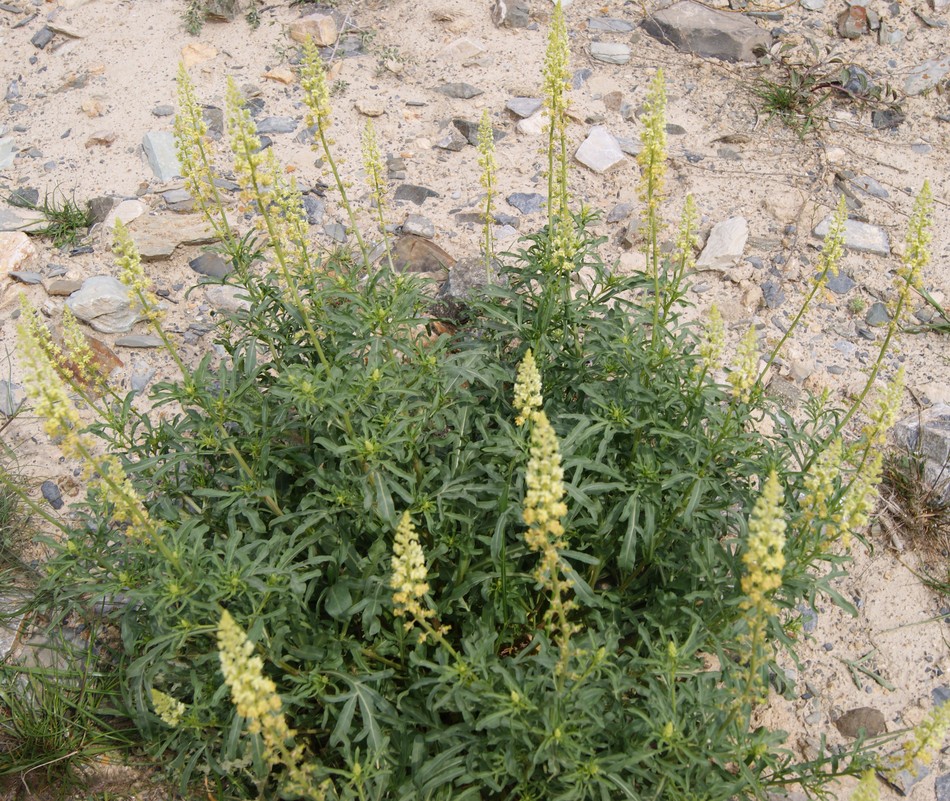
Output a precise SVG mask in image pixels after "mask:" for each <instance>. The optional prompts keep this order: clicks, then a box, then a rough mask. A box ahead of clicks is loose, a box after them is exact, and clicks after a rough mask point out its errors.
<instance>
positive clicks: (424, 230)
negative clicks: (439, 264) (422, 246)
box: [402, 214, 435, 239]
mask: <svg viewBox="0 0 950 801" xmlns="http://www.w3.org/2000/svg"><path fill="white" fill-rule="evenodd" d="M402 230H403V233H406V234H412V235H413V236H421V237H423V238H424V239H432V238H433V237H434V236H435V226H434V225H433V223H432V220H430V219H429V218H428V217H423V216H422V215H421V214H410V215H409V216H408V217H406V221H405V222H404V223H403V224H402Z"/></svg>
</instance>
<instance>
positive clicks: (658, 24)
mask: <svg viewBox="0 0 950 801" xmlns="http://www.w3.org/2000/svg"><path fill="white" fill-rule="evenodd" d="M643 27H644V30H646V32H647V33H649V34H650V35H651V36H653V37H654V38H656V39H659V40H660V41H661V42H663V43H665V44H669V45H672V46H673V47H675V48H676V49H677V50H680V51H682V52H685V53H694V54H696V55H698V56H706V57H707V58H718V59H720V60H722V61H755V60H756V57H757V54H759V53H763V52H765V50H766V49H767V48H768V46H769V44H770V41H771V40H770V38H769V34H768V31H765V30H764V29H762V28H760V27H759V26H758V25H756V24H755V23H754V22H752V21H751V20H750V19H748V18H747V17H743V16H741V15H739V14H727V13H725V12H722V11H714V10H713V9H711V8H707V7H706V6H702V5H699V4H698V3H693V2H690V0H684V2H680V3H676V4H675V5H672V6H670V7H669V8H666V9H663V10H662V11H658V12H657V13H656V14H654V15H653V16H652V17H649V18H647V19H646V20H645V21H644V22H643Z"/></svg>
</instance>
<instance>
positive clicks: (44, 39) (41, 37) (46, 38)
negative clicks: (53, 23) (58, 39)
mask: <svg viewBox="0 0 950 801" xmlns="http://www.w3.org/2000/svg"><path fill="white" fill-rule="evenodd" d="M52 41H53V32H52V31H51V30H50V29H49V28H47V27H46V26H45V25H44V26H43V27H42V28H40V29H39V30H38V31H37V32H36V33H34V34H33V38H32V39H30V44H32V45H33V46H34V47H38V48H39V49H40V50H43V49H44V48H45V47H46V45H48V44H49V43H50V42H52Z"/></svg>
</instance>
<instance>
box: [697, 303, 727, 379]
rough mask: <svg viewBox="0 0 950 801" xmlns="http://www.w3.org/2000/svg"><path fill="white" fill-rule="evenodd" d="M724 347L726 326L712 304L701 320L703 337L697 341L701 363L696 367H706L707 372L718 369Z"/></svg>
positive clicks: (720, 364)
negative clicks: (704, 317)
mask: <svg viewBox="0 0 950 801" xmlns="http://www.w3.org/2000/svg"><path fill="white" fill-rule="evenodd" d="M725 349H726V327H725V325H724V324H723V321H722V315H721V314H720V313H719V307H718V306H716V305H715V304H713V305H712V306H710V307H709V313H708V315H707V316H706V320H705V321H704V322H703V338H702V340H701V341H700V343H699V355H700V357H701V358H702V364H701V365H697V369H700V370H701V369H704V368H705V369H706V370H707V371H708V372H713V371H715V370H718V369H719V368H720V367H721V366H722V354H723V352H724V351H725Z"/></svg>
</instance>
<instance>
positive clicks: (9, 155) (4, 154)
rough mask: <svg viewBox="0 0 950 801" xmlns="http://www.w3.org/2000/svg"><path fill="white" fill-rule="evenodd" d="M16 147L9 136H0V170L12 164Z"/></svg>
mask: <svg viewBox="0 0 950 801" xmlns="http://www.w3.org/2000/svg"><path fill="white" fill-rule="evenodd" d="M16 152H17V147H16V144H15V143H14V141H13V139H11V138H10V137H9V136H7V137H3V138H0V170H5V169H6V168H7V167H9V166H11V165H12V164H13V159H14V158H15V157H16Z"/></svg>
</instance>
